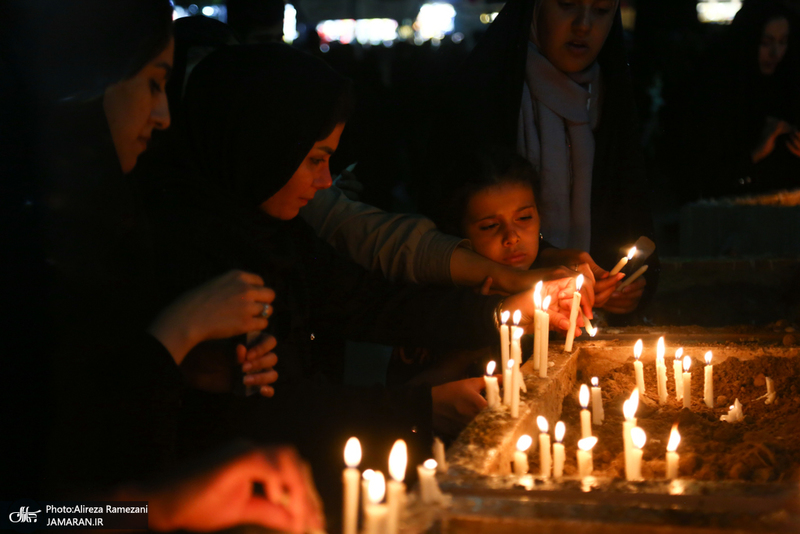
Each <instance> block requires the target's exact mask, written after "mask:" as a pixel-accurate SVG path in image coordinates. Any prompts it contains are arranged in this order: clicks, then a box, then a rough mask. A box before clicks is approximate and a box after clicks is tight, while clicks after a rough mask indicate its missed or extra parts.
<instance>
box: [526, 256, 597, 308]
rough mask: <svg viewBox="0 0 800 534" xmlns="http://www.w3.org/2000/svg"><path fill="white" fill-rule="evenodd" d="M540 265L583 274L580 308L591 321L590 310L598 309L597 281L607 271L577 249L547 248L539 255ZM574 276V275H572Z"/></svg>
mask: <svg viewBox="0 0 800 534" xmlns="http://www.w3.org/2000/svg"><path fill="white" fill-rule="evenodd" d="M539 258H540V263H541V264H542V265H548V266H551V267H556V268H559V267H560V268H566V269H569V270H570V271H577V272H578V273H580V274H583V278H584V281H583V286H582V287H581V308H582V309H583V313H584V314H586V317H588V318H589V319H593V318H594V315H592V308H595V307H599V304H597V293H598V290H597V288H596V284H597V281H598V280H600V279H602V278H604V277H605V276H606V275H607V274H608V271H606V270H605V269H603V268H602V267H600V266H599V265H597V263H595V261H594V259H593V258H592V256H591V255H590V254H589V253H588V252H584V251H582V250H577V249H563V250H561V249H556V248H549V249H545V250H543V251H542V253H541V254H540V255H539ZM573 276H575V275H573Z"/></svg>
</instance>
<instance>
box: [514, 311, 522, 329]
mask: <svg viewBox="0 0 800 534" xmlns="http://www.w3.org/2000/svg"><path fill="white" fill-rule="evenodd" d="M513 317H514V326H519V320H520V319H522V312H521V311H519V310H517V311H515V312H514V316H513Z"/></svg>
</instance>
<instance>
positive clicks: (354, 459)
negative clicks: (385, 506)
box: [342, 438, 361, 534]
mask: <svg viewBox="0 0 800 534" xmlns="http://www.w3.org/2000/svg"><path fill="white" fill-rule="evenodd" d="M344 463H345V465H347V469H345V470H344V473H343V474H342V482H343V483H344V499H343V500H344V508H343V510H342V533H343V534H356V527H357V524H358V480H359V478H361V474H360V473H359V472H358V464H360V463H361V443H360V442H359V441H358V438H350V439H348V440H347V444H346V445H345V447H344Z"/></svg>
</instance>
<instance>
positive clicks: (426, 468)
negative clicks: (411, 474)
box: [417, 458, 442, 504]
mask: <svg viewBox="0 0 800 534" xmlns="http://www.w3.org/2000/svg"><path fill="white" fill-rule="evenodd" d="M417 476H418V477H419V497H420V500H421V501H422V502H423V503H425V504H434V503H438V502H441V500H442V492H441V490H439V484H438V483H437V482H436V460H434V459H432V458H431V459H429V460H425V462H424V463H423V464H422V465H418V466H417Z"/></svg>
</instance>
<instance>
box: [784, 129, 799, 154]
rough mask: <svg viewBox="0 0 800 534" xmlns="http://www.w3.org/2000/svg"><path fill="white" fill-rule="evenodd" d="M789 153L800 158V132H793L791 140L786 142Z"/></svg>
mask: <svg viewBox="0 0 800 534" xmlns="http://www.w3.org/2000/svg"><path fill="white" fill-rule="evenodd" d="M786 148H788V149H789V152H791V153H792V154H794V155H795V156H797V157H798V158H800V131H798V130H792V132H791V135H790V136H789V140H788V141H786Z"/></svg>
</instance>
